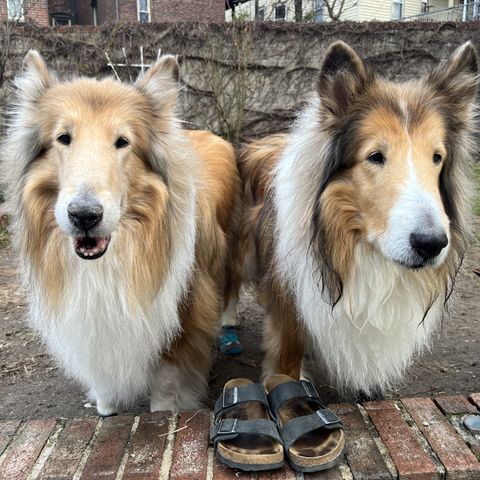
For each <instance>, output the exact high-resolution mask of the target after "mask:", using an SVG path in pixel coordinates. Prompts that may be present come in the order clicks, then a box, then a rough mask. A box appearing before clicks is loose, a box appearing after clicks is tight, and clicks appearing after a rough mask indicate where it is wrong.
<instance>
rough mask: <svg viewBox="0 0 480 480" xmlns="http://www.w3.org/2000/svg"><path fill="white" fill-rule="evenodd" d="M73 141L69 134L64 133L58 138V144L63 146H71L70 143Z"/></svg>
mask: <svg viewBox="0 0 480 480" xmlns="http://www.w3.org/2000/svg"><path fill="white" fill-rule="evenodd" d="M71 141H72V137H71V136H70V135H69V134H68V133H62V135H60V136H59V137H58V138H57V142H59V143H61V144H62V145H70V142H71Z"/></svg>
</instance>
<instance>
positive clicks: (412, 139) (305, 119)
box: [239, 42, 479, 396]
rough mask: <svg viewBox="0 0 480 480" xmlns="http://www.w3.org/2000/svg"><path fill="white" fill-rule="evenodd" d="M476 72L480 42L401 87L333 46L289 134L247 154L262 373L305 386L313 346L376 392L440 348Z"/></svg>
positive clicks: (349, 384) (460, 220)
mask: <svg viewBox="0 0 480 480" xmlns="http://www.w3.org/2000/svg"><path fill="white" fill-rule="evenodd" d="M478 74H479V64H478V57H477V54H476V51H475V49H474V47H473V46H472V44H471V43H470V42H467V43H465V44H464V45H462V46H461V47H459V48H458V49H457V50H456V51H455V52H454V53H453V54H452V56H451V57H450V59H449V60H448V61H447V62H445V63H442V64H441V65H439V66H437V67H436V68H434V69H433V70H432V71H431V72H430V73H429V74H428V75H426V76H424V77H422V78H419V79H417V80H414V81H409V82H404V83H399V82H390V81H387V80H386V79H383V78H381V77H379V76H377V75H375V74H374V73H373V72H372V71H371V70H370V69H369V68H368V67H367V65H366V64H365V62H364V60H363V59H362V58H361V57H360V56H359V55H358V53H357V52H355V51H354V50H353V49H352V48H351V47H350V46H348V45H347V44H345V43H343V42H336V43H334V44H332V45H331V46H330V48H329V49H328V50H327V52H326V54H325V58H324V60H323V63H322V66H321V68H320V72H319V76H318V80H317V84H316V90H317V91H316V95H315V98H313V99H312V101H311V102H310V104H309V105H308V106H307V107H306V108H305V110H304V111H302V112H301V113H300V114H299V116H298V119H297V121H296V122H295V124H294V125H293V127H292V129H291V132H290V133H289V134H280V135H273V136H269V137H266V138H264V139H261V140H257V141H254V142H252V143H250V144H247V145H245V146H244V148H243V149H242V150H241V152H240V154H239V168H240V172H241V176H242V177H243V181H244V185H245V195H246V202H247V203H248V204H249V205H250V212H249V213H248V214H247V215H246V217H247V221H246V224H245V228H244V230H245V233H244V234H243V237H245V238H246V241H245V245H246V247H245V248H246V250H247V251H249V253H248V258H249V259H250V261H249V263H250V264H253V265H256V272H254V275H253V277H254V280H255V282H256V284H257V288H258V294H259V295H258V297H259V300H260V302H261V303H262V304H263V305H264V306H265V308H266V320H265V336H264V338H265V349H266V357H265V362H264V373H265V374H271V373H282V374H287V375H289V376H291V377H293V378H296V379H298V378H300V377H301V376H302V362H303V359H304V353H305V350H306V349H309V350H310V351H311V352H313V353H315V356H316V358H317V359H319V360H320V361H321V362H323V364H324V365H325V366H326V370H327V372H328V373H329V374H330V376H331V381H332V382H333V383H334V384H335V385H337V387H338V388H339V389H341V390H350V391H354V392H358V393H361V394H363V395H365V394H366V395H368V396H371V395H374V394H378V393H379V392H381V391H383V390H385V389H387V388H389V387H390V386H392V384H394V383H395V382H396V381H398V380H400V379H401V378H402V375H403V373H404V371H405V368H406V367H407V366H408V365H409V362H410V361H411V359H412V356H413V355H414V354H415V353H418V352H420V351H422V349H423V348H425V347H426V346H427V345H428V344H429V342H430V339H431V337H432V333H433V332H434V330H435V328H436V326H437V325H438V324H439V320H440V319H441V318H442V315H443V313H444V311H445V306H446V305H447V304H448V300H449V298H450V294H451V292H452V288H453V285H454V282H455V277H456V274H457V272H458V269H459V267H460V265H461V262H462V259H463V256H464V253H465V249H466V247H467V244H468V240H469V237H470V228H469V226H470V225H469V218H470V212H471V209H470V204H469V191H470V180H469V177H470V176H471V174H470V173H469V172H470V167H471V163H472V154H473V152H474V149H475V142H474V131H475V127H474V114H475V100H476V94H477V89H478V83H479V75H478ZM252 251H253V253H252ZM245 255H247V253H245ZM252 258H253V259H254V260H253V261H252Z"/></svg>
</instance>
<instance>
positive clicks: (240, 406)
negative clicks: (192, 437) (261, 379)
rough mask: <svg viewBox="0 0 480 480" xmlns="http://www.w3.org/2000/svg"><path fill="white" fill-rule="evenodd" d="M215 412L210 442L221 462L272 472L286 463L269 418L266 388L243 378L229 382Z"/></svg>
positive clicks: (277, 434)
mask: <svg viewBox="0 0 480 480" xmlns="http://www.w3.org/2000/svg"><path fill="white" fill-rule="evenodd" d="M214 413H215V422H214V425H213V426H212V428H211V429H210V443H211V444H212V445H214V446H215V454H216V456H217V458H218V459H219V460H220V462H222V463H224V464H225V465H228V466H229V467H232V468H238V469H240V470H246V471H263V470H272V469H276V468H280V467H282V466H283V465H284V464H285V459H284V450H283V446H282V440H281V438H280V435H279V433H278V428H277V425H276V423H275V422H274V421H273V420H271V419H270V416H269V408H268V400H267V395H266V393H265V389H264V387H263V385H261V384H258V383H252V382H251V381H250V380H247V379H243V378H239V379H235V380H230V381H229V382H227V383H226V384H225V387H224V390H223V394H222V395H221V396H220V397H219V398H218V400H217V401H216V403H215V409H214Z"/></svg>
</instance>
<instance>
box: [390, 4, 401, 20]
mask: <svg viewBox="0 0 480 480" xmlns="http://www.w3.org/2000/svg"><path fill="white" fill-rule="evenodd" d="M402 10H403V0H393V12H392V20H400V19H401V18H402V13H403V12H402Z"/></svg>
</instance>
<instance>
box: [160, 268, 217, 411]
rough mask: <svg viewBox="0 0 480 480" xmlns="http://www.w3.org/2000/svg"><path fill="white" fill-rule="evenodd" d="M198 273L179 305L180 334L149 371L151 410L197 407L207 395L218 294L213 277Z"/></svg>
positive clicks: (215, 331)
mask: <svg viewBox="0 0 480 480" xmlns="http://www.w3.org/2000/svg"><path fill="white" fill-rule="evenodd" d="M198 275H199V277H197V278H196V279H195V280H196V281H194V282H193V289H192V290H191V292H190V296H189V299H188V301H186V302H185V303H184V304H182V306H181V308H180V318H181V322H182V329H183V332H182V335H181V337H179V338H178V340H177V341H176V342H175V343H174V344H173V345H172V347H171V348H170V351H169V352H168V353H167V354H166V355H164V357H163V358H162V359H161V360H160V362H159V364H158V366H157V368H156V369H155V371H154V373H153V375H152V379H151V386H150V391H151V410H152V411H155V410H172V411H174V412H175V411H179V410H185V409H194V408H199V407H201V406H202V402H203V401H204V400H205V399H206V396H207V387H208V383H207V379H208V372H209V370H210V366H211V360H212V347H213V343H214V340H215V335H216V333H217V330H218V321H219V316H220V315H219V314H220V302H221V298H220V295H218V290H217V288H216V286H215V283H214V282H213V280H212V279H211V278H210V277H209V276H207V275H203V276H202V273H198ZM200 276H202V277H201V278H200Z"/></svg>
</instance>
